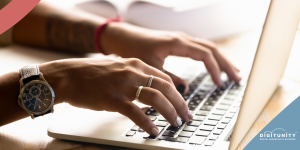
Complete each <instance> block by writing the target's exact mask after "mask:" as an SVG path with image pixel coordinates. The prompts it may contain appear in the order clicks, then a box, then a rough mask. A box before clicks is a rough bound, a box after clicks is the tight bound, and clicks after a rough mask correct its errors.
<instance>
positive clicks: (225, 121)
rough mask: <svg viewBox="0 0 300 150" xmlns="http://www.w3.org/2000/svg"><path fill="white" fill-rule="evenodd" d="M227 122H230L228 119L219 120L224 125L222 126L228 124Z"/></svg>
mask: <svg viewBox="0 0 300 150" xmlns="http://www.w3.org/2000/svg"><path fill="white" fill-rule="evenodd" d="M229 122H230V119H228V118H223V119H222V120H221V123H224V124H228V123H229Z"/></svg>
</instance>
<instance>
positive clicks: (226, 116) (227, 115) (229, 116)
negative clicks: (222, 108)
mask: <svg viewBox="0 0 300 150" xmlns="http://www.w3.org/2000/svg"><path fill="white" fill-rule="evenodd" d="M233 116H234V113H227V114H225V118H232V117H233Z"/></svg>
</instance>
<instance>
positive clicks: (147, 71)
mask: <svg viewBox="0 0 300 150" xmlns="http://www.w3.org/2000/svg"><path fill="white" fill-rule="evenodd" d="M129 61H130V62H129V63H130V64H131V65H132V66H134V67H135V68H139V69H140V70H141V71H142V72H143V73H145V74H149V75H153V76H157V77H160V78H162V79H164V80H166V81H167V82H169V83H171V84H173V85H174V83H173V81H172V79H171V77H170V76H168V75H167V74H165V73H163V72H162V71H160V70H158V69H156V68H154V67H152V66H149V65H148V64H146V63H144V62H143V61H141V60H139V59H130V60H129Z"/></svg>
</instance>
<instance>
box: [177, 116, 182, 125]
mask: <svg viewBox="0 0 300 150" xmlns="http://www.w3.org/2000/svg"><path fill="white" fill-rule="evenodd" d="M176 122H177V125H178V126H181V125H182V122H181V119H180V118H179V117H177V119H176Z"/></svg>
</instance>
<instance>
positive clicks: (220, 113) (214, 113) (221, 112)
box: [212, 110, 226, 116]
mask: <svg viewBox="0 0 300 150" xmlns="http://www.w3.org/2000/svg"><path fill="white" fill-rule="evenodd" d="M225 113H226V111H223V110H215V111H213V112H212V114H213V115H221V116H223V115H224V114H225Z"/></svg>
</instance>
